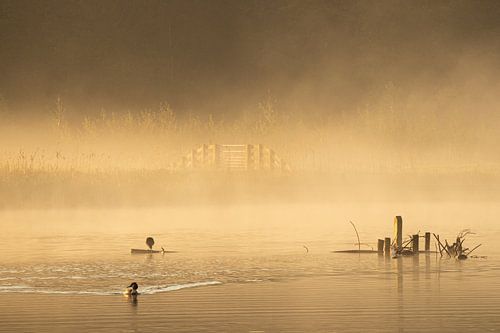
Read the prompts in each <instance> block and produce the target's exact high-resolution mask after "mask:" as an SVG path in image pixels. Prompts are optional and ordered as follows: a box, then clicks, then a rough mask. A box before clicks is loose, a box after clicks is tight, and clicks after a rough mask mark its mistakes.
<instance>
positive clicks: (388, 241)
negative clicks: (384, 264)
mask: <svg viewBox="0 0 500 333" xmlns="http://www.w3.org/2000/svg"><path fill="white" fill-rule="evenodd" d="M384 251H385V254H386V255H390V254H391V238H390V237H386V238H385V249H384Z"/></svg>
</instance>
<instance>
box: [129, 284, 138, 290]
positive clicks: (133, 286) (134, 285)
mask: <svg viewBox="0 0 500 333" xmlns="http://www.w3.org/2000/svg"><path fill="white" fill-rule="evenodd" d="M127 288H132V289H133V290H137V289H138V288H139V285H138V284H137V283H136V282H132V283H131V284H130V286H128V287H127Z"/></svg>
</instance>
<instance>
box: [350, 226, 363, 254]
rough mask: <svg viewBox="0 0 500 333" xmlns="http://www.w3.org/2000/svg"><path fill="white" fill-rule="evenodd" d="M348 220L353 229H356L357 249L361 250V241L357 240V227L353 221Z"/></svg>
mask: <svg viewBox="0 0 500 333" xmlns="http://www.w3.org/2000/svg"><path fill="white" fill-rule="evenodd" d="M349 222H351V224H352V227H353V228H354V231H356V236H357V237H358V250H359V251H360V252H361V241H360V240H359V234H358V229H356V226H355V225H354V223H352V221H349Z"/></svg>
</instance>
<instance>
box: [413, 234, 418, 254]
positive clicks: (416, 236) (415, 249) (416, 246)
mask: <svg viewBox="0 0 500 333" xmlns="http://www.w3.org/2000/svg"><path fill="white" fill-rule="evenodd" d="M419 239H420V237H419V235H413V237H412V243H413V244H412V249H413V253H414V254H418V251H419V249H418V245H419V244H418V241H419Z"/></svg>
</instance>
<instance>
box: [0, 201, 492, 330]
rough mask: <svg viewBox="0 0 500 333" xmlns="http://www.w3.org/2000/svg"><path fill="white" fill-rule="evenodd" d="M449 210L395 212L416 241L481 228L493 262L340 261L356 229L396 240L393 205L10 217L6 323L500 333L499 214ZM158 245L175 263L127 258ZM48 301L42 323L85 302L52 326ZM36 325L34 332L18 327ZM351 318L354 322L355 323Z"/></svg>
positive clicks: (3, 278) (0, 248)
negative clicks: (424, 235)
mask: <svg viewBox="0 0 500 333" xmlns="http://www.w3.org/2000/svg"><path fill="white" fill-rule="evenodd" d="M443 205H444V207H443ZM443 205H431V204H412V205H410V204H400V205H397V207H398V209H400V210H399V211H398V212H397V213H401V211H404V212H405V213H406V214H402V215H403V217H404V218H405V233H407V234H413V233H415V232H418V231H419V230H422V231H424V230H425V231H427V230H429V231H433V232H436V233H440V234H442V235H443V236H444V237H448V238H453V237H454V236H455V235H456V234H457V233H458V231H460V230H461V229H465V228H472V229H473V230H474V231H476V232H477V234H476V235H472V236H471V237H470V242H473V243H476V244H478V243H482V244H483V246H482V247H481V253H480V254H483V255H488V258H487V259H469V260H467V261H465V262H458V261H455V260H451V259H441V258H439V256H438V255H436V254H427V255H425V254H422V255H420V256H415V257H407V258H398V259H392V258H390V257H386V256H379V255H376V254H362V255H356V254H345V253H331V251H332V250H339V249H346V248H353V247H354V245H353V243H354V242H355V235H354V234H353V232H352V227H351V226H350V225H349V223H348V220H349V219H353V220H355V221H356V224H357V226H358V229H359V231H360V236H361V239H362V242H364V243H375V242H376V240H377V239H378V238H381V237H384V236H387V235H391V234H392V230H391V228H392V218H393V216H392V215H390V212H391V211H394V207H395V206H393V205H391V204H386V206H384V205H377V206H368V207H366V206H365V207H359V206H358V205H354V204H353V205H342V206H339V205H335V206H334V205H332V206H318V205H305V206H293V207H291V206H273V207H272V208H270V207H262V206H257V207H252V206H242V207H203V208H199V209H196V210H193V209H192V208H185V209H181V208H176V209H165V210H149V211H127V210H118V211H59V212H4V213H2V214H1V221H2V226H3V230H4V235H8V237H4V238H5V241H3V242H2V243H0V253H2V256H1V257H0V293H3V294H5V295H7V294H6V293H8V295H9V297H10V298H11V299H13V300H15V301H14V302H12V303H8V304H7V305H6V304H3V305H2V306H1V307H0V311H2V312H3V314H4V317H3V318H2V319H3V320H4V321H8V322H12V323H13V322H16V320H18V321H19V324H18V325H21V326H19V329H20V330H23V327H22V323H23V322H26V325H28V326H29V323H31V324H33V325H35V324H34V323H37V325H41V324H40V323H39V321H40V320H43V321H47V320H48V319H47V318H49V317H51V316H63V317H64V316H67V317H64V318H66V319H64V320H68V323H71V322H72V321H71V320H72V319H71V318H73V317H71V316H72V315H73V314H72V313H73V312H75V313H84V314H85V316H90V317H92V316H97V317H98V318H101V319H99V320H97V322H98V323H99V326H96V327H99V328H102V327H106V325H107V323H109V322H115V321H118V320H120V318H121V317H120V316H125V317H124V318H123V320H124V322H128V321H130V320H132V319H131V318H132V317H134V319H133V320H139V318H140V320H145V318H147V317H148V316H150V315H151V314H154V313H156V314H158V315H159V312H160V311H163V312H164V313H165V314H170V316H171V317H170V319H172V318H173V319H172V320H167V319H166V318H167V317H165V316H164V315H162V316H161V318H163V320H165V322H163V321H162V325H166V326H168V327H170V328H171V329H173V330H175V331H182V329H180V328H181V327H183V328H186V331H193V330H195V331H197V330H198V331H199V330H208V331H210V325H212V324H213V322H221V321H222V322H223V323H226V324H227V322H228V319H227V317H224V316H223V314H224V313H233V315H234V316H235V317H237V318H238V321H237V322H235V324H234V325H236V326H234V327H233V329H237V330H239V329H241V328H245V329H247V328H252V329H256V330H259V329H260V330H268V331H269V330H270V329H271V331H277V330H278V331H284V330H289V331H332V330H333V329H332V327H333V328H334V327H337V328H338V329H340V330H341V331H346V330H347V329H353V331H355V329H358V330H367V329H368V330H369V329H370V328H373V327H374V326H370V324H369V323H371V322H377V321H380V323H379V324H380V325H382V326H380V327H384V325H385V326H387V328H388V330H393V329H395V328H397V329H398V330H400V329H405V328H407V326H406V325H411V323H410V319H409V316H410V315H411V316H412V317H415V320H418V319H419V318H420V319H422V318H427V319H428V318H431V319H432V320H431V322H432V325H434V326H436V327H441V328H443V327H448V326H447V325H444V324H443V323H444V322H445V321H448V320H453V319H454V318H455V319H457V322H458V324H456V325H458V326H457V327H459V328H462V329H465V328H467V329H470V328H471V327H482V328H487V329H488V330H493V331H494V330H495V329H497V328H498V327H500V326H496V325H498V324H499V323H498V319H491V318H490V317H495V316H496V317H495V318H498V315H500V310H498V309H500V306H499V305H500V301H499V300H498V297H497V296H496V295H499V294H500V286H499V285H498V283H496V281H497V280H498V277H499V271H500V262H499V260H498V254H499V253H500V249H499V248H497V247H495V246H496V244H497V243H496V242H495V238H497V237H498V236H499V235H500V233H499V229H500V227H498V226H497V225H496V224H495V221H496V216H498V214H497V213H498V210H499V209H498V208H496V207H493V206H487V205H486V206H485V205H479V204H469V205H464V204H460V205H458V204H457V205H452V204H443ZM457 207H460V210H458V209H457ZM387 212H389V213H387ZM351 216H354V217H355V219H354V217H351ZM431 216H432V218H429V217H431ZM472 217H474V219H472ZM478 217H480V218H478ZM147 236H153V237H154V238H155V241H156V244H157V246H158V247H159V246H163V247H165V248H166V249H168V250H175V251H177V252H175V253H166V254H161V253H159V254H143V255H132V254H130V249H131V248H146V244H145V243H144V241H145V238H146V237H147ZM304 245H306V246H307V248H308V249H309V252H307V251H305V249H304ZM132 281H137V282H138V283H139V286H140V288H139V291H140V292H141V295H140V296H138V297H137V298H124V299H125V301H126V303H128V304H129V305H131V306H130V307H129V308H130V309H129V310H126V309H123V308H119V305H118V304H120V303H123V302H119V303H116V299H115V297H118V295H121V294H122V291H123V289H124V288H125V287H126V286H127V285H129V284H130V282H132ZM179 290H182V292H179V293H176V292H173V291H179ZM266 293H267V294H266ZM99 295H101V296H99ZM107 295H110V296H111V295H116V296H115V297H113V296H111V297H110V296H107ZM38 297H45V298H46V297H49V298H48V300H47V299H45V302H48V303H49V304H46V305H45V307H44V309H53V308H54V307H55V306H56V305H54V304H53V303H54V302H55V303H56V304H58V303H60V302H63V303H64V302H67V301H68V302H72V300H74V299H75V298H78V302H77V304H69V305H67V306H68V307H67V309H61V308H60V307H59V308H57V310H55V311H56V312H57V314H54V313H50V312H49V311H48V310H47V312H43V311H42V312H40V310H39V309H38V310H36V311H35V309H37V308H36V307H37V306H39V304H38V305H37V302H38V300H40V301H42V300H41V299H39V298H38ZM54 297H57V298H56V299H55V298H54ZM68 297H69V298H68ZM71 297H73V298H71ZM82 297H84V298H82ZM120 297H123V296H120ZM27 299H29V303H27V302H28V301H27ZM93 299H95V302H94V301H92V300H93ZM174 301H175V302H176V303H175V304H173V303H171V302H174ZM16 302H17V303H16ZM51 302H52V303H51ZM93 302H94V303H93ZM217 302H219V303H217ZM92 303H93V304H92ZM94 308H96V309H101V313H103V314H105V315H102V316H101V315H98V313H94V312H93V311H94V310H91V309H94ZM132 308H133V309H134V310H132ZM70 309H71V311H73V312H71V313H70V312H67V311H69V310H70ZM145 309H148V311H150V312H149V313H148V314H145V312H143V310H145ZM33 311H35V312H36V314H34V313H35V312H33ZM127 311H134V312H127ZM26 313H29V314H30V316H28V317H26V318H28V319H26V320H25V319H23V318H25V317H19V316H22V314H26ZM271 314H272V316H271V317H269V316H270V315H271ZM348 314H349V315H350V316H351V318H350V319H349V320H350V321H349V320H348V321H345V320H344V319H346V318H344V316H347V315H348ZM254 315H258V316H260V319H262V320H261V322H262V325H261V326H259V325H254V324H252V322H251V321H248V318H249V317H248V316H250V317H252V316H254ZM353 315H356V317H357V318H359V319H360V320H361V319H362V320H361V323H359V325H357V324H353V322H352V316H353ZM204 316H205V317H204ZM292 316H294V317H292ZM463 316H465V317H466V318H465V319H464V318H463ZM187 317H194V318H199V319H200V320H201V319H203V318H204V319H203V320H204V323H200V322H197V321H196V320H194V321H192V322H183V321H182V320H181V319H182V318H184V320H185V319H186V318H187ZM16 318H17V319H16ZM37 318H38V319H37ZM44 318H45V319H44ZM106 318H107V319H108V321H109V322H108V321H106V320H105V319H106ZM301 318H302V319H301ZM381 318H384V319H383V320H382V319H381ZM450 318H451V319H450ZM151 320H152V321H151V322H147V321H145V322H143V323H142V324H141V325H142V326H141V325H139V326H137V327H150V328H154V327H155V326H154V325H155V323H156V324H158V322H157V321H155V320H158V319H151ZM300 320H304V321H306V322H309V323H311V320H314V325H316V326H315V327H316V329H312V330H311V329H307V327H306V326H304V325H305V323H303V322H301V321H300ZM363 320H364V322H363ZM483 320H488V322H483ZM167 321H168V322H169V324H167V323H166V322H167ZM259 321H260V320H259ZM47 322H48V321H47ZM291 323H294V325H295V326H290V325H291ZM175 324H177V325H181V326H175ZM68 325H69V324H68ZM88 325H90V327H92V325H93V324H92V323H91V322H89V323H88ZM95 325H97V323H95ZM134 325H137V323H134ZM148 325H149V326H148ZM169 325H170V326H169ZM186 325H187V326H186ZM238 325H240V326H238ZM266 325H267V326H266ZM274 325H278V326H274ZM474 325H475V326H474ZM28 326H26V327H28ZM42 326H43V325H42ZM42 326H40V327H42ZM70 326H71V325H70ZM254 326H255V327H254ZM26 327H24V328H26ZM44 327H45V326H44ZM127 327H128V326H127ZM49 328H50V325H49V326H47V327H46V330H47V331H50V329H49ZM86 328H89V327H88V326H87V327H86ZM226 328H228V327H226ZM1 330H2V329H1V328H0V331H1ZM104 330H105V329H104ZM223 330H226V331H227V329H223ZM110 331H112V330H110ZM410 331H411V329H410Z"/></svg>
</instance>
